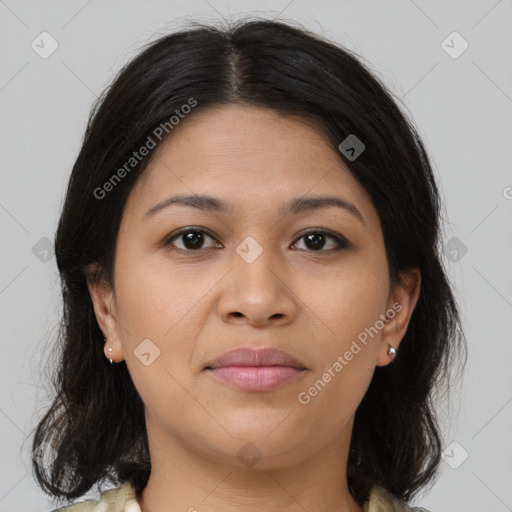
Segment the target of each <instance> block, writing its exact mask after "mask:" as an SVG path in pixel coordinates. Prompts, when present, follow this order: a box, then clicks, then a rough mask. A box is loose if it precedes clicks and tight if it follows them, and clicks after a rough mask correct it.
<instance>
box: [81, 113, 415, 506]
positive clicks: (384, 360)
mask: <svg viewBox="0 0 512 512" xmlns="http://www.w3.org/2000/svg"><path fill="white" fill-rule="evenodd" d="M175 194H208V195H211V196H215V197H217V198H220V199H223V200H225V201H226V202H228V203H229V204H230V205H232V208H233V210H232V212H231V213H218V212H208V211H201V210H199V209H195V208H193V207H190V206H181V205H174V206H170V207H168V208H164V209H162V210H160V211H159V212H158V213H155V214H154V215H151V216H148V217H144V215H145V213H146V211H148V210H149V209H150V208H152V207H153V206H154V205H155V204H157V203H158V202H160V201H162V200H164V199H167V198H168V197H170V196H172V195H175ZM305 195H307V196H319V195H335V196H337V197H340V198H343V199H345V200H347V201H350V202H351V203H352V204H353V205H355V206H356V207H357V209H358V210H359V211H360V212H361V215H362V217H363V219H364V224H363V222H361V221H360V220H359V219H358V218H357V217H356V216H355V215H353V214H351V213H350V212H349V211H347V210H344V209H341V208H336V207H327V208H321V209H318V210H311V211H306V212H303V213H301V214H299V215H296V216H292V215H285V216H282V215H279V214H278V207H279V206H280V205H281V204H282V203H284V202H287V201H288V200H290V199H292V198H296V197H302V196H305ZM188 226H195V227H196V228H197V227H201V228H204V229H207V230H209V231H210V232H211V233H212V234H213V236H214V238H210V237H209V236H208V235H206V234H205V235H204V242H203V244H202V245H201V243H199V244H198V247H199V249H195V250H194V248H192V249H191V248H190V247H191V244H190V243H189V244H188V245H187V240H186V239H184V237H183V236H181V237H178V238H176V239H174V241H173V243H172V244H170V245H167V246H165V245H164V243H165V241H166V240H168V239H169V235H170V234H172V233H173V232H175V231H176V230H177V229H178V228H181V227H188ZM309 228H318V229H320V228H322V229H327V230H331V231H332V232H334V233H335V234H339V235H341V236H342V237H345V238H346V239H347V240H348V241H349V243H350V247H348V248H341V249H340V250H338V251H335V250H329V249H335V248H336V247H338V245H337V242H336V241H335V240H334V239H331V238H330V237H326V238H325V240H324V243H323V245H322V243H319V245H317V246H315V245H314V243H313V244H311V243H308V241H307V239H306V237H305V236H303V235H304V233H303V232H304V230H306V229H309ZM248 236H251V237H253V238H254V239H255V240H256V241H257V243H258V244H259V245H260V246H261V248H262V249H263V252H262V253H261V254H260V255H259V256H258V257H257V258H256V259H255V260H254V261H253V262H251V263H248V262H247V261H246V260H245V259H243V258H242V257H241V256H240V255H239V254H238V253H237V251H236V248H237V246H239V245H240V244H241V242H242V241H244V240H245V238H246V237H248ZM321 240H322V239H321V237H320V241H321ZM317 243H318V242H317ZM192 246H193V244H192ZM180 249H181V252H180ZM251 250H253V249H251ZM187 251H188V252H187ZM194 251H195V252H194ZM403 277H404V281H405V285H404V286H402V285H393V286H392V285H391V283H390V280H389V275H388V269H387V260H386V253H385V249H384V240H383V235H382V231H381V225H380V221H379V217H378V214H377V211H376V210H375V208H374V206H373V204H372V202H371V199H370V197H369V196H368V195H367V193H366V192H365V190H364V188H362V187H361V186H360V185H359V184H358V182H357V181H356V180H355V179H354V178H353V176H352V175H351V173H350V172H349V170H348V168H347V167H346V165H345V164H344V163H343V161H342V160H341V158H340V155H339V154H337V152H336V150H335V149H333V148H332V145H331V144H330V143H329V141H328V140H327V138H326V137H325V135H324V134H323V133H322V132H321V131H320V130H319V129H318V127H316V126H315V125H314V124H312V123H311V122H308V121H306V120H305V119H302V118H299V117H296V116H289V115H283V114H281V113H278V112H276V111H273V110H270V109H266V108H257V107H252V106H246V105H236V106H235V105H229V106H222V107H216V108H214V109H210V110H204V111H198V112H195V113H194V114H191V115H189V116H188V117H187V118H186V119H185V120H183V121H181V123H180V125H178V126H177V127H175V129H174V130H173V131H172V132H171V134H170V135H169V137H168V138H167V140H166V141H165V143H164V144H162V145H161V146H160V147H159V148H158V149H157V151H156V153H155V154H154V156H153V158H152V160H151V162H150V164H149V166H148V167H147V169H146V170H145V172H144V173H143V174H142V176H141V177H140V178H139V179H138V181H137V183H136V185H135V187H134V189H133V190H132V192H131V194H130V196H129V198H128V201H127V204H126V207H125V211H124V213H123V218H122V222H121V226H120V230H119V236H118V240H117V250H116V258H115V271H114V287H113V288H112V287H110V286H109V285H108V284H107V283H89V290H90V293H91V297H92V300H93V303H94V308H95V312H96V317H97V319H98V322H99V325H100V327H101V329H102V330H103V333H104V335H105V337H106V339H107V343H106V344H105V355H106V357H107V358H109V357H110V356H109V353H108V352H107V348H108V347H112V349H113V350H112V359H113V360H114V361H115V362H120V361H122V360H125V361H126V364H127V366H128V370H129V372H130V375H131V377H132V379H133V382H134V384H135V386H136V388H137V390H138V392H139V394H140V396H141V398H142V400H143V402H144V404H145V414H146V424H147V431H148V439H149V446H150V452H151V459H152V472H151V476H150V479H149V482H148V485H147V487H146V488H145V490H144V492H143V493H142V496H139V497H138V501H139V504H140V506H141V510H142V512H161V511H162V512H163V511H164V510H165V511H186V510H194V509H196V510H198V511H199V512H202V511H205V512H207V511H221V510H222V511H223V512H230V511H235V510H236V511H238V512H240V511H246V512H249V511H255V510H265V511H268V512H274V511H276V512H277V511H280V512H282V511H283V510H286V511H294V512H295V511H297V512H299V511H300V512H303V511H304V510H307V511H308V512H313V511H315V512H320V511H350V512H355V511H361V510H362V508H361V506H360V505H359V504H358V503H357V502H356V501H355V500H354V499H353V498H352V496H351V495H350V493H349V491H348V487H347V482H346V464H347V457H348V448H349V442H350V436H351V433H352V426H353V418H354V414H355V411H356V409H357V406H358V405H359V403H360V401H361V400H362V398H363V396H364V394H365V392H366V390H367V388H368V386H369V384H370V381H371V378H372V375H373V372H374V370H375V367H376V366H384V365H387V364H389V363H390V362H391V358H390V356H389V355H388V343H390V344H391V345H392V346H394V347H395V348H396V349H397V351H398V350H399V345H400V341H401V339H402V338H403V336H404V334H405V332H406V329H407V325H408V323H409V320H410V317H411V314H412V312H413V310H414V307H415V305H416V302H417V298H418V294H419V288H420V274H419V271H418V270H417V269H415V270H414V271H411V272H409V273H407V275H404V276H403ZM394 303H399V304H400V305H401V307H402V308H401V310H400V311H399V312H397V313H396V315H395V316H394V318H393V319H391V320H389V321H388V322H387V323H385V325H384V327H383V328H382V329H380V330H379V332H378V334H377V335H374V336H373V337H369V338H368V343H367V345H362V344H360V346H361V347H362V349H361V350H360V351H359V352H358V353H357V354H356V355H354V357H353V359H352V360H350V361H349V362H347V364H346V366H344V367H343V370H342V371H340V372H338V373H336V376H335V377H334V378H332V380H331V381H330V382H329V383H328V384H326V386H325V387H324V388H323V389H322V391H321V392H319V393H318V394H317V396H314V397H312V398H311V401H310V402H309V403H308V404H302V403H300V402H299V401H298V398H297V397H298V395H299V393H300V392H303V391H307V390H308V389H309V388H310V387H311V386H312V385H313V383H314V382H315V381H317V380H318V379H320V378H321V377H322V375H323V374H324V373H325V372H326V370H327V369H328V368H329V367H332V365H333V363H334V362H335V361H336V360H337V357H338V356H339V355H343V354H344V353H345V352H346V351H347V350H349V349H350V347H351V344H352V342H353V341H354V340H356V338H357V335H358V334H359V333H361V332H362V331H364V330H365V328H369V327H370V326H374V325H375V322H376V321H377V320H378V319H379V315H381V314H385V313H386V311H388V310H389V309H390V308H392V304H394ZM145 339H150V340H151V342H152V343H153V344H154V346H156V347H158V349H159V350H160V354H159V356H158V357H156V359H154V360H153V361H152V362H151V364H148V365H145V364H143V363H142V362H141V360H140V359H139V358H138V357H137V355H136V353H134V351H135V350H136V349H137V347H138V346H139V345H140V343H141V342H142V340H145ZM241 346H252V347H273V348H279V349H282V350H285V351H287V352H288V353H290V354H292V355H293V356H294V357H296V358H297V359H299V360H300V361H301V362H302V363H303V364H304V366H305V367H306V368H307V370H306V371H304V372H302V374H301V375H300V376H299V377H298V378H296V379H294V380H292V381H289V382H288V383H286V384H285V385H284V386H281V387H279V388H276V389H273V390H271V391H266V392H246V391H241V390H238V389H235V388H233V387H231V386H229V385H228V384H226V383H224V382H222V381H219V380H217V379H216V378H215V377H213V376H212V375H211V374H209V373H208V372H206V371H204V367H205V366H206V365H207V364H208V363H210V362H211V361H212V360H213V359H215V358H216V357H219V356H220V355H221V354H223V353H224V352H226V351H228V350H231V349H233V348H236V347H241ZM149 350H150V352H151V354H152V356H151V357H153V355H154V354H155V353H156V352H155V349H154V348H151V349H149ZM119 399H120V400H122V399H123V397H122V396H120V397H119ZM248 442H250V443H252V445H247V446H253V448H249V450H252V451H254V453H255V454H258V455H259V456H260V457H261V458H259V460H257V462H256V464H255V465H253V466H252V467H249V466H248V465H247V464H246V463H244V462H243V461H242V460H241V459H240V458H239V457H237V453H238V452H239V450H240V449H241V448H242V447H244V446H245V445H246V443H248ZM247 446H246V449H248V448H247ZM254 447H255V448H254ZM256 450H257V452H256ZM255 456H256V455H255ZM192 507H193V508H192Z"/></svg>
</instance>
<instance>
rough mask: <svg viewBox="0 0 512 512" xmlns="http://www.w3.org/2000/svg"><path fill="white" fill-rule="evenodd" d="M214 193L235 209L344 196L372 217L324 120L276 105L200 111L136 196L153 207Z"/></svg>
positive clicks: (175, 133)
mask: <svg viewBox="0 0 512 512" xmlns="http://www.w3.org/2000/svg"><path fill="white" fill-rule="evenodd" d="M173 192H180V193H187V194H208V195H213V196H216V197H219V198H222V199H225V201H226V202H229V203H230V204H232V205H233V207H234V208H235V209H240V208H243V206H244V205H246V206H248V204H249V202H250V201H251V200H252V199H254V201H255V202H256V203H258V204H259V205H260V207H261V205H263V204H273V203H279V204H281V203H282V202H284V201H286V200H287V199H290V198H292V197H297V196H304V195H311V194H313V195H314V194H321V195H324V194H326V193H330V194H331V195H332V194H333V193H337V194H338V195H340V196H342V197H343V198H344V199H346V200H348V201H351V202H353V203H357V204H358V208H359V209H361V210H363V214H365V212H366V215H367V216H368V215H370V214H371V212H370V211H369V209H371V208H372V205H371V201H370V199H369V197H368V195H367V193H366V191H365V190H364V188H363V187H361V185H360V184H359V183H358V182H357V180H356V179H355V178H354V177H353V175H352V174H351V172H350V170H349V169H348V167H347V166H346V165H345V163H344V162H343V160H342V159H341V157H340V155H339V154H338V153H337V150H336V149H335V148H333V146H332V143H331V142H330V141H329V139H328V137H327V135H326V134H325V133H324V132H323V130H322V129H321V128H320V125H319V123H316V122H314V121H313V120H311V119H308V118H306V117H300V116H296V115H289V114H283V113H281V112H277V111H275V110H272V109H268V108H260V107H254V106H247V105H225V106H220V107H215V108H212V109H207V110H203V111H198V112H194V113H193V114H191V115H189V116H188V117H186V118H185V119H184V120H182V121H181V122H180V124H179V125H177V126H176V127H175V128H174V129H173V130H172V132H170V134H169V135H168V136H167V138H166V139H165V140H164V141H163V142H162V144H161V145H160V146H159V147H158V148H157V150H156V151H155V153H154V155H153V158H152V159H151V161H150V163H149V164H148V166H147V168H146V169H145V171H144V173H143V174H142V176H141V177H140V178H139V180H138V181H137V183H136V185H135V187H134V190H133V191H132V193H131V195H130V198H129V200H130V202H131V206H133V207H135V208H137V209H140V208H144V207H146V206H148V207H149V206H151V205H152V204H154V203H155V202H157V201H159V200H162V199H165V197H166V195H168V194H170V193H173Z"/></svg>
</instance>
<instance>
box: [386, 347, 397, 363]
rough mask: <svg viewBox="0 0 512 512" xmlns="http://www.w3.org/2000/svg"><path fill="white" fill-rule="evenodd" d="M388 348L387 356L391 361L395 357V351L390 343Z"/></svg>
mask: <svg viewBox="0 0 512 512" xmlns="http://www.w3.org/2000/svg"><path fill="white" fill-rule="evenodd" d="M388 347H389V348H388V355H389V357H390V358H391V361H393V359H395V357H396V350H395V348H394V347H393V346H392V345H391V344H390V343H388Z"/></svg>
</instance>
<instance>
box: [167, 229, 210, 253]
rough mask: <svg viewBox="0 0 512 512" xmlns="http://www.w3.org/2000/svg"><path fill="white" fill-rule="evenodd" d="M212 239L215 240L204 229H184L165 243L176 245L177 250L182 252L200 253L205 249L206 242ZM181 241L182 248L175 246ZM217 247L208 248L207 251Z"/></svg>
mask: <svg viewBox="0 0 512 512" xmlns="http://www.w3.org/2000/svg"><path fill="white" fill-rule="evenodd" d="M207 239H210V240H214V238H213V237H212V236H210V235H209V234H208V233H207V232H206V231H205V230H204V229H195V228H184V229H181V230H180V231H179V232H178V233H176V234H175V235H173V236H172V237H171V238H169V239H168V240H167V242H165V245H171V244H172V245H174V246H175V247H176V248H177V249H179V250H182V251H198V250H201V249H205V247H203V244H204V243H205V240H207ZM175 240H177V241H180V242H181V245H182V246H181V247H177V246H176V245H175V244H174V241H175ZM213 247H216V246H212V247H206V248H207V249H211V248H213Z"/></svg>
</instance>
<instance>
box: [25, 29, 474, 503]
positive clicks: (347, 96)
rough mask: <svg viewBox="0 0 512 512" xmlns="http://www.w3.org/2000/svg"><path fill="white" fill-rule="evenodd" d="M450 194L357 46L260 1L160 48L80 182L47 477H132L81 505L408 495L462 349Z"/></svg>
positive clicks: (112, 108)
mask: <svg viewBox="0 0 512 512" xmlns="http://www.w3.org/2000/svg"><path fill="white" fill-rule="evenodd" d="M440 208H441V204H440V199H439V194H438V188H437V185H436V182H435V179H434V176H433V172H432V169H431V166H430V163H429V159H428V156H427V154H426V152H425V149H424V147H423V145H422V143H421V141H420V139H419V137H418V135H417V133H416V131H415V129H414V127H413V126H412V123H410V122H409V121H408V120H407V118H406V117H405V116H404V114H403V113H402V112H401V111H400V110H399V108H398V107H397V105H396V104H395V102H394V101H393V99H392V98H391V96H390V94H389V92H387V91H386V89H385V87H384V86H383V85H382V83H380V82H379V80H378V79H377V78H376V77H374V76H373V75H372V74H371V72H370V71H369V70H368V69H366V68H365V67H364V65H363V64H362V63H361V62H360V61H359V60H358V59H357V58H356V57H355V56H353V55H352V54H351V53H350V52H348V51H347V50H345V49H342V48H340V47H339V46H337V45H335V44H333V43H331V42H329V41H325V40H323V39H321V38H320V37H318V36H316V35H313V34H311V33H309V32H307V31H306V30H304V29H302V28H296V27H292V26H291V25H289V24H285V23H281V22H273V21H257V20H256V21H242V22H238V23H237V24H235V25H233V26H231V27H228V28H225V29H220V28H216V27H212V26H202V25H199V26H196V27H193V28H190V29H187V30H183V31H181V32H178V33H174V34H171V35H168V36H165V37H162V38H160V39H159V40H157V41H155V42H153V43H152V44H150V45H149V46H148V47H147V48H146V49H145V50H144V51H143V52H142V53H140V54H139V55H138V56H137V57H136V58H135V59H134V60H133V61H132V62H130V63H129V64H128V65H127V66H126V67H125V68H124V69H123V70H122V71H121V72H120V73H119V75H118V76H117V77H116V79H115V80H114V82H113V84H112V85H111V86H110V87H109V88H108V89H107V91H106V92H105V94H104V95H103V97H102V98H101V100H100V101H99V102H98V103H97V105H96V106H95V108H94V109H93V112H92V114H91V117H90V120H89V124H88V127H87V131H86V134H85V138H84V142H83V146H82V149H81V151H80V154H79V155H78V158H77V160H76V163H75V165H74V168H73V171H72V175H71V178H70V181H69V187H68V190H67V195H66V199H65V203H64V206H63V210H62V214H61V218H60V223H59V227H58V231H57V234H56V240H55V248H56V257H57V263H58V268H59V271H60V274H61V278H62V291H63V301H64V314H63V322H62V331H61V339H62V342H63V350H62V358H61V360H60V363H59V370H58V375H56V381H55V382H56V389H55V400H54V402H53V404H52V405H51V407H50V409H49V410H48V412H47V414H46V415H45V417H44V418H43V419H42V420H41V421H40V423H39V425H38V427H37V429H36V432H35V436H34V442H33V448H34V451H37V453H39V454H40V456H39V457H37V458H34V471H35V476H36V479H37V481H38V483H39V485H41V487H42V488H43V489H44V490H45V491H46V492H48V493H49V494H51V495H52V496H54V497H58V498H65V499H67V500H71V499H75V498H79V497H81V496H83V495H84V494H85V493H86V492H87V491H89V490H90V489H91V488H92V486H93V485H95V484H96V485H98V488H99V485H100V483H102V482H105V481H108V482H110V483H111V484H114V485H115V487H114V488H112V489H108V490H103V492H102V496H101V501H102V502H103V503H102V504H101V505H100V503H99V502H98V501H97V500H82V501H80V502H79V503H75V504H74V505H70V506H69V508H67V507H63V508H62V509H61V510H62V511H64V510H66V511H73V512H78V511H86V510H104V511H105V510H107V511H114V510H115V511H118V510H125V511H132V512H133V511H142V512H160V511H163V510H166V511H168V510H172V511H173V510H189V511H192V510H198V511H218V510H222V511H230V510H235V509H236V510H255V509H264V510H266V511H274V510H290V511H295V510H297V511H299V510H307V511H311V512H312V511H320V510H329V511H350V512H355V511H367V512H377V511H381V510H386V511H388V510H389V511H397V510H410V508H409V507H408V506H407V505H406V503H407V502H408V501H410V500H411V498H412V497H413V496H414V495H415V494H417V493H418V492H419V490H420V489H422V488H424V487H425V486H426V485H427V484H429V483H431V482H432V481H433V480H434V477H435V476H436V472H437V470H438V469H439V465H440V460H441V457H440V454H441V450H442V442H441V436H440V431H439V427H438V423H437V420H436V415H435V411H434V408H433V406H434V402H433V398H434V396H435V393H436V392H438V391H439V389H440V386H441V384H442V383H443V382H444V383H445V384H446V382H447V377H448V374H449V370H450V368H451V364H452V361H454V360H455V359H454V356H456V355H459V354H461V353H462V352H463V351H464V346H465V345H464V335H463V332H462V329H461V326H460V319H459V314H458V310H457V305H456V303H455V300H454V297H453V294H452V290H451V287H450V284H449V282H448V279H447V277H446V274H445V271H444V269H443V265H442V262H441V258H440V253H439V246H440V244H439V242H440V225H439V218H440ZM41 461H46V462H44V463H43V462H41ZM416 510H421V509H416Z"/></svg>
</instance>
